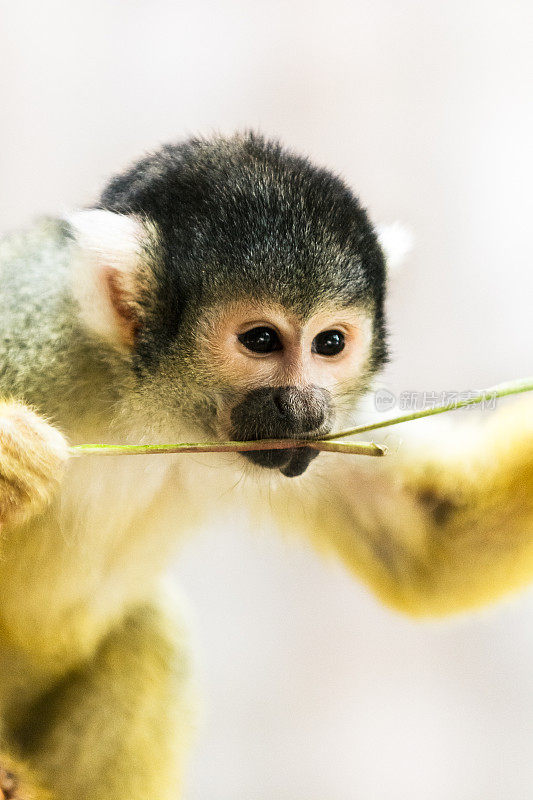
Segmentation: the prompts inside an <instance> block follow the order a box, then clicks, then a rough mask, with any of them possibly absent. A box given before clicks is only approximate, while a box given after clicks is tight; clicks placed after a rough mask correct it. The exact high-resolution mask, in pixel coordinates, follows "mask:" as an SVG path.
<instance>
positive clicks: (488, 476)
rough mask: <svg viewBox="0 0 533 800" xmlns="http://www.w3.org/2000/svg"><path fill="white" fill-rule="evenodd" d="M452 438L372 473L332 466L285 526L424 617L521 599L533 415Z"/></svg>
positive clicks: (513, 413)
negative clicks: (513, 596)
mask: <svg viewBox="0 0 533 800" xmlns="http://www.w3.org/2000/svg"><path fill="white" fill-rule="evenodd" d="M403 433H404V431H403V430H402V434H403ZM473 433H474V432H473ZM405 435H408V431H405ZM447 438H448V441H446V440H445V439H444V438H443V440H442V442H441V443H440V444H439V443H438V442H437V443H434V444H432V445H431V446H430V447H428V445H427V443H426V444H425V445H424V446H423V447H421V446H413V445H412V446H409V445H408V444H404V445H402V446H401V448H400V450H399V452H398V454H396V455H389V456H387V457H386V458H383V459H379V460H378V459H376V460H372V463H371V464H369V463H368V462H369V461H370V459H368V460H366V459H364V460H363V459H356V458H355V457H354V459H353V461H352V460H351V458H350V457H347V456H344V457H338V458H336V459H335V461H333V459H332V460H331V461H330V463H329V464H326V460H325V459H326V456H325V457H324V461H323V465H324V467H325V468H326V469H324V477H322V478H320V477H319V478H318V480H317V487H316V491H312V492H310V491H309V487H308V488H307V491H306V492H305V496H304V495H303V494H302V495H300V496H298V497H293V498H292V500H289V497H288V496H286V497H285V498H284V499H281V500H280V505H278V510H277V515H278V517H283V518H284V520H287V519H288V518H292V520H293V522H292V524H295V525H296V526H297V527H299V528H300V529H301V528H303V527H305V529H306V531H308V532H309V534H310V535H311V537H312V539H313V540H314V541H315V542H316V543H317V544H318V546H319V547H320V548H321V549H326V550H330V551H331V550H333V551H335V552H336V553H337V554H338V555H339V556H340V557H341V559H342V560H343V561H344V563H345V564H346V565H347V566H348V567H349V569H351V570H352V571H353V572H354V573H356V574H357V575H359V576H360V577H361V578H362V579H363V580H364V581H365V582H366V583H367V584H369V585H370V587H371V588H372V589H373V590H374V591H375V592H376V594H377V595H378V596H379V597H380V598H381V599H382V600H383V601H384V602H386V603H387V604H389V605H391V606H393V607H396V608H398V609H400V610H403V611H405V612H407V613H410V614H413V615H438V614H445V613H452V612H456V611H460V610H463V609H467V608H472V607H476V606H479V605H481V604H483V603H485V602H487V601H490V600H491V599H493V598H496V597H498V596H501V595H504V594H506V593H508V592H511V591H513V590H516V589H518V588H519V587H521V586H524V585H525V584H526V583H527V582H528V581H530V580H531V579H533V403H532V402H531V401H530V400H529V398H526V400H525V402H524V401H522V402H520V403H514V404H512V405H510V406H508V407H506V408H504V409H502V410H499V411H498V412H497V413H495V414H494V415H493V417H492V418H491V419H490V421H488V422H487V423H484V424H483V425H481V426H480V429H479V431H477V432H476V433H475V434H474V435H473V436H472V437H470V436H468V439H467V441H465V440H464V438H462V434H461V430H460V428H459V429H458V430H457V431H456V433H455V435H454V436H453V437H451V440H452V441H451V442H450V437H447ZM450 444H451V445H452V446H453V447H454V449H451V447H450ZM362 462H364V463H362ZM289 503H290V509H289Z"/></svg>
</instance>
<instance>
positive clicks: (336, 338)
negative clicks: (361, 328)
mask: <svg viewBox="0 0 533 800" xmlns="http://www.w3.org/2000/svg"><path fill="white" fill-rule="evenodd" d="M344 345H345V341H344V334H343V333H342V332H341V331H322V333H319V334H318V336H315V338H314V339H313V344H312V346H311V350H312V352H313V353H318V354H319V355H321V356H336V355H337V353H340V352H341V350H344Z"/></svg>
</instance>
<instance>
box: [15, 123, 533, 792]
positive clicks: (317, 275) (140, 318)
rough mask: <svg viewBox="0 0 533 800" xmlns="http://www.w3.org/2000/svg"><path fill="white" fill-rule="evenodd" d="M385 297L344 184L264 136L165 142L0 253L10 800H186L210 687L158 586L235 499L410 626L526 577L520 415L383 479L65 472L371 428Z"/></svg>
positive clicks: (276, 465) (286, 453) (525, 449)
mask: <svg viewBox="0 0 533 800" xmlns="http://www.w3.org/2000/svg"><path fill="white" fill-rule="evenodd" d="M385 279H386V264H385V256H384V251H383V249H382V247H381V245H380V241H379V239H378V235H377V233H376V231H375V229H374V228H373V226H372V225H371V223H370V222H369V219H368V217H367V215H366V213H365V211H364V210H363V209H362V208H361V206H360V205H359V203H358V201H357V200H356V198H355V197H354V196H353V194H352V193H351V191H350V190H349V189H348V188H347V187H346V185H345V184H344V183H343V182H342V180H340V179H339V178H338V177H336V176H334V175H332V174H331V173H330V172H328V171H326V170H324V169H318V168H316V167H314V166H313V165H311V164H310V163H309V162H308V161H307V160H305V159H303V158H300V157H298V156H296V155H294V154H292V153H290V152H288V151H287V150H285V149H283V148H282V147H280V146H279V145H278V144H277V143H274V142H269V141H265V140H264V139H263V138H261V137H260V136H258V135H254V134H245V135H236V136H234V137H232V138H214V139H207V140H204V139H192V140H189V141H186V142H185V143H182V144H178V145H171V146H165V147H163V148H161V149H160V150H159V151H158V152H156V153H154V154H151V155H148V156H147V157H145V158H143V159H142V160H141V161H139V162H138V163H137V164H136V165H135V166H133V167H132V168H130V169H129V170H128V171H126V172H124V173H123V174H121V175H119V176H118V177H115V178H113V179H112V180H111V181H110V183H109V184H108V185H107V187H106V188H105V189H104V191H103V193H102V195H101V197H100V199H99V202H98V203H97V204H96V205H95V206H94V207H91V208H87V209H84V210H80V211H76V212H74V213H72V214H71V215H69V216H68V217H65V218H63V219H48V220H45V221H43V222H41V223H40V224H38V225H37V226H36V227H34V228H33V229H32V230H30V231H29V232H26V233H23V234H13V235H11V236H8V237H7V238H5V239H4V240H3V241H2V242H1V243H0V308H1V312H0V396H1V397H2V398H3V401H2V403H1V405H0V526H1V535H0V711H1V728H0V735H1V738H2V751H3V754H0V797H2V796H3V797H4V798H18V800H45V798H47V799H49V800H104V799H105V800H110V798H111V799H112V800H141V799H142V800H146V799H147V798H151V799H152V800H170V799H171V798H173V799H174V800H175V798H177V797H178V796H180V791H181V789H180V786H181V783H182V776H183V771H184V761H185V758H186V753H187V748H188V744H189V741H190V739H191V737H192V734H193V732H194V727H195V721H194V720H195V706H196V703H195V689H194V679H193V675H192V667H191V658H190V656H189V654H188V645H187V630H186V626H185V624H184V622H183V620H182V619H181V617H180V613H179V604H178V603H177V602H176V600H175V599H174V598H173V597H172V596H171V593H170V594H169V591H168V589H166V588H165V581H164V578H163V577H162V576H164V573H165V565H166V564H167V562H168V560H169V558H170V555H171V554H172V552H173V551H174V549H175V548H176V546H177V544H178V543H179V541H180V538H183V537H184V536H185V533H186V532H187V531H188V530H189V529H190V528H191V527H192V526H194V525H195V524H197V523H198V521H200V520H201V519H202V518H205V517H206V516H208V517H211V518H213V519H216V518H217V516H218V514H219V513H220V509H221V508H222V506H223V504H224V503H234V504H244V503H247V504H250V503H251V504H252V505H254V506H255V507H256V508H260V509H261V510H262V511H265V512H266V511H267V509H266V506H267V504H266V503H262V502H261V496H262V494H261V492H262V486H263V488H264V483H265V480H266V481H267V482H268V488H269V503H268V513H270V512H272V513H273V514H274V516H275V517H277V520H278V522H279V523H280V524H281V525H282V526H284V527H286V528H287V527H291V528H296V529H298V530H300V531H301V532H302V533H305V534H306V535H308V536H309V538H310V539H311V540H312V541H313V542H314V543H316V544H317V545H318V546H319V547H320V548H322V549H324V550H331V551H334V552H336V553H337V554H338V555H339V556H340V557H341V558H342V559H343V560H344V562H345V563H346V565H347V566H348V567H349V569H351V570H353V572H354V573H355V574H356V575H358V576H360V577H361V578H362V579H363V580H364V581H366V582H367V583H368V585H369V586H370V587H371V588H372V589H373V590H374V591H375V592H376V593H377V594H378V595H379V596H380V597H381V598H382V599H383V600H384V601H385V602H386V603H388V604H390V605H391V606H393V607H395V608H398V609H401V610H403V611H405V612H407V613H410V614H414V615H427V614H443V613H446V612H455V611H458V610H461V609H466V608H470V607H474V606H477V605H478V604H481V603H483V602H486V601H489V600H490V599H492V598H495V597H497V596H498V595H502V594H504V593H506V592H508V591H510V590H513V589H516V588H518V587H520V586H523V585H524V584H525V583H526V582H527V581H528V580H530V578H531V577H532V576H533V536H532V534H533V413H532V410H533V407H532V405H531V403H530V402H525V403H524V402H522V403H518V404H515V405H512V406H509V407H506V408H505V409H503V410H498V412H497V413H496V414H494V415H493V416H492V417H491V420H490V421H489V423H487V424H486V425H485V426H484V427H483V428H480V429H479V430H477V431H476V433H475V436H474V439H475V441H469V443H468V448H467V447H466V446H465V445H464V444H463V445H460V444H459V443H458V445H457V447H456V448H455V449H454V448H452V447H450V446H449V444H448V445H447V446H446V447H445V446H444V443H443V442H441V443H440V444H439V445H438V447H437V446H435V447H434V448H431V449H429V454H428V447H427V446H426V447H425V448H424V450H420V449H417V448H416V447H409V446H408V445H405V446H404V447H402V448H401V450H400V452H399V453H398V454H397V455H391V456H389V457H387V458H385V459H380V460H377V459H364V458H356V457H353V458H349V457H346V456H334V455H332V454H322V455H321V456H320V458H318V459H316V458H315V457H316V456H317V451H315V450H311V449H310V448H309V449H306V448H304V449H294V450H273V451H259V452H247V453H243V454H235V453H232V454H225V455H222V454H216V455H213V456H206V455H202V456H201V458H197V457H196V456H187V457H180V456H177V455H167V456H136V457H135V458H126V457H121V456H113V457H106V458H96V457H90V456H87V457H84V458H76V457H70V456H69V449H68V446H67V441H68V442H69V444H77V443H83V442H109V443H113V442H115V443H142V442H145V443H159V442H172V441H180V440H189V441H190V440H194V439H202V438H204V439H205V438H208V439H213V438H217V439H221V440H227V439H239V440H251V439H255V438H271V437H299V438H301V437H305V436H307V435H308V436H316V435H320V434H325V433H326V432H328V431H330V430H332V429H333V426H335V427H336V428H337V429H339V428H341V427H346V426H348V425H349V424H353V422H354V414H355V413H356V409H357V403H358V400H359V398H360V397H361V396H362V395H363V394H364V393H365V391H367V390H368V389H369V387H370V386H371V382H372V378H373V376H374V375H375V374H376V372H377V371H378V370H379V368H380V367H381V366H382V365H383V363H384V361H385V360H386V357H387V347H386V331H385V321H384V313H383V302H384V295H385ZM243 474H244V475H245V479H244V480H243V481H240V483H239V485H238V486H236V487H234V484H235V482H236V477H240V476H242V475H243ZM2 793H3V795H2Z"/></svg>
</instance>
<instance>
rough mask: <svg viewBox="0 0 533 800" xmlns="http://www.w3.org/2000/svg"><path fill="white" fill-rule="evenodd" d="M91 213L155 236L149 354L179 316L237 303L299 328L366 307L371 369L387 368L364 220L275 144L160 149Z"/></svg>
mask: <svg viewBox="0 0 533 800" xmlns="http://www.w3.org/2000/svg"><path fill="white" fill-rule="evenodd" d="M98 206H99V207H100V208H105V209H108V210H110V211H115V212H118V213H122V214H131V213H133V214H136V215H138V216H140V217H143V218H146V219H148V220H150V221H152V222H154V223H155V225H156V228H157V230H158V237H159V240H158V245H157V251H158V252H157V254H156V257H155V259H154V263H155V269H156V270H157V273H158V274H157V281H156V283H157V286H158V287H159V292H160V296H159V297H158V298H157V300H156V304H157V306H158V309H159V310H158V317H159V320H160V322H161V320H163V319H164V320H165V323H164V325H162V326H161V325H160V326H159V327H160V330H159V331H158V336H157V338H158V340H159V345H161V338H168V337H172V335H173V332H174V334H175V332H176V331H177V328H178V327H179V322H180V317H181V315H182V314H183V313H184V309H185V308H186V307H187V305H189V306H190V305H191V304H193V305H194V306H196V307H198V306H199V304H203V303H212V302H216V301H218V300H225V299H227V298H237V297H239V296H243V295H244V296H251V297H252V298H254V299H258V300H264V299H270V300H274V301H278V302H281V303H283V304H284V305H287V306H289V307H290V308H291V309H292V310H294V311H296V312H297V313H299V314H301V315H302V316H306V315H308V314H309V313H311V312H312V311H313V310H314V309H315V308H316V307H317V306H319V305H321V304H323V303H324V302H328V301H329V302H331V301H333V303H335V304H338V305H340V306H343V305H352V304H357V305H363V306H366V307H368V308H369V310H370V309H371V310H372V311H373V313H374V315H375V330H374V356H373V362H374V364H373V366H374V367H375V368H377V367H378V366H380V365H381V364H382V363H383V361H384V360H385V358H386V346H385V342H384V339H385V336H384V322H383V301H384V292H385V263H384V257H383V253H382V251H381V249H380V247H379V244H378V241H377V238H376V234H375V233H374V230H373V228H372V225H371V224H370V222H369V219H368V217H367V214H366V212H365V211H364V209H362V208H361V206H360V205H359V202H358V200H357V199H356V198H355V197H354V195H353V194H352V192H351V191H350V189H349V188H348V187H347V186H346V185H345V183H344V182H343V181H342V180H341V179H340V178H338V177H337V176H335V175H333V174H332V173H331V172H329V171H327V170H325V169H320V168H317V167H315V166H313V165H312V164H311V163H310V162H309V161H308V160H307V159H305V158H302V157H300V156H297V155H294V154H293V153H291V152H289V151H288V150H286V149H284V148H283V147H281V145H280V144H279V143H277V142H275V141H267V140H265V139H264V138H263V137H262V136H260V135H257V134H255V133H245V134H238V135H235V136H233V137H231V138H223V137H215V138H212V139H201V138H193V139H189V140H188V141H185V142H183V143H179V144H171V145H165V146H163V147H162V148H161V149H160V150H158V151H157V152H154V153H152V154H149V155H147V156H146V157H144V158H143V159H141V160H140V161H139V162H138V163H136V164H134V165H133V166H132V167H131V168H130V169H128V170H127V171H126V172H124V173H123V174H121V175H118V176H116V177H114V178H113V179H112V180H111V181H110V183H109V184H108V186H107V187H106V188H105V189H104V191H103V193H102V196H101V198H100V202H99V204H98ZM153 299H154V300H155V298H153ZM146 344H148V342H146Z"/></svg>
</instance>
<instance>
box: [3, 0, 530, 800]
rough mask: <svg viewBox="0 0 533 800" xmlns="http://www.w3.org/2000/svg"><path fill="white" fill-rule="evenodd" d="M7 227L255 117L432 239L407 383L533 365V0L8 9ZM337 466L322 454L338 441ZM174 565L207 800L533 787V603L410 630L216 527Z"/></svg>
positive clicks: (309, 570) (462, 381) (394, 371)
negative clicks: (169, 145)
mask: <svg viewBox="0 0 533 800" xmlns="http://www.w3.org/2000/svg"><path fill="white" fill-rule="evenodd" d="M0 12H1V16H0V26H1V27H0V102H1V105H0V114H1V119H0V123H1V124H0V159H1V168H0V187H1V188H0V228H1V229H8V228H10V227H13V226H17V225H20V224H25V223H26V222H28V221H29V220H30V219H31V218H32V217H33V216H34V215H35V214H37V213H39V212H43V211H44V212H54V211H58V210H62V209H64V208H68V207H70V206H72V205H76V204H78V203H84V202H86V201H88V200H90V199H91V198H92V197H94V195H95V194H96V192H97V190H98V188H99V187H100V185H101V183H102V181H103V179H104V178H105V177H106V176H107V175H108V174H109V173H110V172H112V171H114V170H116V169H117V168H118V167H120V166H122V165H124V164H125V163H127V162H128V160H129V159H130V158H132V157H134V156H136V155H137V154H139V153H140V152H141V151H143V150H144V149H146V148H149V147H151V146H154V145H157V144H158V143H159V142H161V141H164V140H168V139H175V138H178V137H182V136H184V135H186V134H189V133H195V132H203V133H205V132H209V131H211V130H220V131H224V132H229V131H232V130H234V129H235V128H241V127H244V126H253V127H257V128H260V129H262V130H263V131H265V132H266V133H269V134H275V135H278V136H280V137H281V138H282V139H283V140H285V141H286V142H287V143H288V144H290V145H291V146H292V147H294V148H296V149H298V150H301V151H303V152H305V153H308V154H310V155H311V156H312V157H313V158H314V159H316V160H317V161H318V162H320V163H323V164H326V165H329V166H331V167H333V168H334V169H335V170H337V171H339V172H340V173H342V174H344V175H345V176H346V177H347V178H348V179H349V181H350V182H351V183H352V184H353V186H354V187H355V188H356V190H357V192H358V193H359V194H360V196H361V197H362V198H363V200H364V202H365V204H366V205H367V206H368V207H369V208H370V210H371V212H372V214H373V217H374V218H375V219H376V220H378V221H385V222H387V221H392V220H395V219H401V220H403V221H405V222H406V223H408V224H409V225H410V226H411V228H412V229H413V230H414V232H415V235H416V239H417V244H416V248H415V251H414V253H413V255H412V257H411V258H410V261H409V264H408V266H407V267H406V268H405V270H404V271H403V272H402V273H401V274H400V275H399V276H397V278H396V280H395V282H394V285H393V287H392V290H391V295H390V302H389V307H390V318H391V324H392V328H393V331H394V336H393V353H394V361H393V363H392V365H391V366H390V367H389V368H388V370H387V373H386V375H385V379H384V383H385V384H386V385H387V386H389V387H390V388H391V389H392V390H393V391H394V392H396V393H398V392H400V391H409V390H421V391H432V390H455V389H471V388H476V387H481V386H484V385H490V384H491V383H494V382H496V381H499V380H503V379H509V378H513V377H519V376H521V375H527V374H528V373H531V372H532V366H531V362H532V359H531V354H532V340H533V336H532V333H533V323H532V320H531V300H532V297H533V270H532V268H531V245H530V241H531V232H530V231H531V219H532V216H533V214H532V212H533V203H532V199H531V188H530V187H531V184H532V168H533V156H532V150H531V142H532V141H533V106H532V103H531V85H532V78H533V74H532V73H533V48H532V41H533V38H532V37H533V10H532V6H531V3H530V2H529V0H523V1H522V2H520V0H507V2H496V0H485V1H484V2H481V1H479V2H478V1H477V0H474V1H473V0H461V1H460V2H459V1H458V0H448V1H447V2H444V0H441V1H440V2H439V1H437V0H407V1H406V2H397V1H396V0H372V1H371V2H370V0H369V1H368V2H361V1H360V0H356V1H355V2H353V1H352V2H349V1H348V0H329V2H309V0H307V2H304V1H303V0H295V2H290V0H289V2H287V0H285V2H279V0H270V1H269V2H266V0H265V1H264V2H259V0H247V1H246V2H245V0H241V1H239V0H225V2H220V3H208V2H205V0H199V2H196V3H177V2H164V1H163V0H129V1H128V2H125V0H116V2H103V0H96V1H94V0H93V2H83V3H79V2H75V1H73V2H70V3H66V2H58V0H49V2H46V3H42V2H38V0H26V2H24V3H18V4H15V3H13V2H8V0H2V2H0ZM325 457H326V456H325ZM176 571H177V573H178V574H179V575H180V577H181V579H182V583H183V585H184V587H185V590H186V592H187V594H188V596H189V598H190V600H191V604H192V606H193V608H195V616H196V621H197V629H198V635H197V638H198V643H199V648H200V653H201V660H202V663H203V671H202V674H203V684H204V688H205V692H206V695H207V709H208V710H207V713H206V727H205V730H204V733H203V734H202V738H201V746H200V747H199V749H198V750H197V753H196V755H195V758H194V763H193V768H192V772H191V776H190V780H189V790H188V797H189V798H190V800H324V798H328V800H403V799H404V798H406V797H409V798H410V800H426V799H427V798H428V797H431V798H433V800H477V798H479V800H501V798H506V800H525V799H526V798H530V797H532V796H533V764H532V759H531V753H532V737H533V593H531V592H529V593H524V594H522V595H521V596H520V597H519V598H517V599H515V600H513V601H512V602H508V603H506V604H504V605H500V606H499V607H497V608H495V609H493V610H489V611H487V612H484V613H482V614H479V615H477V616H473V617H470V618H467V619H462V620H460V621H449V622H443V623H442V622H441V623H438V624H437V623H433V624H420V623H414V622H411V621H409V620H407V619H405V618H402V617H400V616H397V615H395V614H393V613H391V612H389V611H387V610H385V609H383V608H381V607H380V606H379V605H377V603H376V602H375V601H374V600H373V599H372V598H371V597H370V596H369V594H368V593H367V592H366V591H365V590H364V589H363V588H361V586H359V585H358V584H356V583H355V582H354V581H352V580H351V579H350V578H349V577H348V576H347V575H346V574H345V573H344V572H343V570H342V569H341V568H340V567H336V566H332V565H329V566H327V565H326V566H324V565H323V564H322V563H320V562H319V561H318V560H317V558H316V557H315V556H314V555H313V554H312V553H310V552H309V551H308V550H307V549H306V548H305V547H304V546H303V545H302V546H301V547H299V546H291V545H289V544H287V543H284V542H282V541H281V540H280V538H279V537H274V536H272V537H268V536H257V535H255V536H254V535H252V534H250V533H249V532H248V531H247V530H246V529H245V525H244V522H243V521H242V520H240V519H239V518H238V515H236V518H235V520H231V521H229V522H225V523H224V525H223V526H222V525H219V526H218V527H217V526H216V525H215V526H214V527H213V529H212V530H209V531H205V532H204V533H203V534H202V535H201V536H200V537H199V538H198V539H196V540H195V541H193V542H191V544H190V545H188V547H187V549H186V552H185V554H184V557H183V558H182V560H181V562H179V563H178V565H177V568H176Z"/></svg>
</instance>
